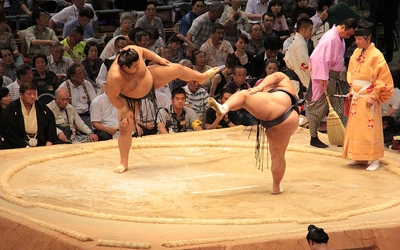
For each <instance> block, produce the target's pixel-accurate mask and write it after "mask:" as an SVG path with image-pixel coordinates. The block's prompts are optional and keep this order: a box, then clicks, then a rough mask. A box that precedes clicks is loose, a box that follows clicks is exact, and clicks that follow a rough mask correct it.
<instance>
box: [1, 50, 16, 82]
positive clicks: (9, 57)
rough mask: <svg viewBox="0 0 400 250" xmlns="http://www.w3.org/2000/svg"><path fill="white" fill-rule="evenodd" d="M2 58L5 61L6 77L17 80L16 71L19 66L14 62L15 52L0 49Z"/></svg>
mask: <svg viewBox="0 0 400 250" xmlns="http://www.w3.org/2000/svg"><path fill="white" fill-rule="evenodd" d="M0 58H1V59H3V62H4V75H5V76H7V77H9V78H10V79H11V80H13V81H15V80H17V74H16V73H15V70H16V69H17V67H18V65H19V64H16V63H15V62H14V54H13V51H12V50H11V49H10V48H9V47H3V48H1V47H0Z"/></svg>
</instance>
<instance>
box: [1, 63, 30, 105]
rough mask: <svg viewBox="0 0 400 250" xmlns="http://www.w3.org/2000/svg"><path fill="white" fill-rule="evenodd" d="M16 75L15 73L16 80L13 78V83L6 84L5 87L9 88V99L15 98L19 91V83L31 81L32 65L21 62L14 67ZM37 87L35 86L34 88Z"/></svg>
mask: <svg viewBox="0 0 400 250" xmlns="http://www.w3.org/2000/svg"><path fill="white" fill-rule="evenodd" d="M15 72H16V75H17V80H15V81H14V82H13V83H11V84H10V85H8V86H7V88H8V89H9V90H10V95H11V100H12V101H14V100H17V99H18V97H20V96H19V93H20V90H19V89H20V86H21V84H23V83H25V82H28V83H32V80H33V73H32V67H31V66H29V65H28V64H21V65H20V66H18V67H17V69H16V71H15ZM35 89H37V88H35Z"/></svg>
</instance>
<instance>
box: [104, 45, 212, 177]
mask: <svg viewBox="0 0 400 250" xmlns="http://www.w3.org/2000/svg"><path fill="white" fill-rule="evenodd" d="M144 59H147V60H151V61H153V62H155V63H158V64H155V65H151V66H148V67H147V66H146V64H145V62H144ZM218 71H219V68H212V69H210V70H208V71H206V72H204V73H199V72H197V71H194V70H192V69H190V68H187V67H183V66H182V65H180V64H174V63H169V61H168V60H166V59H164V58H161V57H160V56H158V55H156V54H154V53H153V52H151V51H150V50H147V49H145V48H142V47H138V46H134V45H131V46H127V47H125V48H124V49H123V50H121V51H120V52H119V54H118V56H117V57H116V59H115V61H114V62H113V64H112V65H111V67H110V70H109V71H108V74H107V81H106V83H107V84H106V91H107V95H108V98H109V100H110V102H111V103H112V104H113V105H114V106H115V107H116V108H117V109H118V119H119V132H120V134H119V137H118V147H119V153H120V157H121V161H120V163H119V165H118V166H117V167H116V168H115V169H114V172H115V173H123V172H124V171H126V170H127V169H128V158H129V149H130V147H131V144H132V131H133V129H134V124H135V121H134V117H136V116H137V115H138V112H139V105H140V100H141V99H143V98H146V97H149V96H151V97H153V98H155V95H154V89H157V88H160V87H162V86H164V85H165V84H167V83H169V82H170V81H172V80H174V79H175V78H179V79H181V80H183V81H197V82H200V83H204V82H205V81H206V80H207V79H208V78H210V77H212V76H214V75H215V74H216V73H217V72H218ZM154 102H155V100H154Z"/></svg>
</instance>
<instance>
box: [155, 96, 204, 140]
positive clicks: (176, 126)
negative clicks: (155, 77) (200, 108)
mask: <svg viewBox="0 0 400 250" xmlns="http://www.w3.org/2000/svg"><path fill="white" fill-rule="evenodd" d="M171 101H172V104H171V106H170V107H169V108H168V109H160V110H159V112H158V116H157V128H158V132H159V133H160V134H168V133H179V132H187V131H199V130H202V127H201V121H200V120H198V119H197V115H196V113H195V112H194V111H193V109H190V108H188V107H185V102H186V92H185V90H184V89H183V88H176V89H174V90H173V91H172V98H171Z"/></svg>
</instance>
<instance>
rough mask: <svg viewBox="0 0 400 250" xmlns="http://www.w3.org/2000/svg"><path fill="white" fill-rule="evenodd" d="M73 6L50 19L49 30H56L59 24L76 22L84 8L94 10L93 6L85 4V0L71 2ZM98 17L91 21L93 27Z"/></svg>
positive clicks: (72, 0)
mask: <svg viewBox="0 0 400 250" xmlns="http://www.w3.org/2000/svg"><path fill="white" fill-rule="evenodd" d="M71 2H72V5H70V6H68V7H65V8H63V9H62V10H61V11H60V12H58V13H56V14H55V15H54V16H52V17H51V18H50V22H49V28H51V29H55V28H56V26H57V25H58V24H63V25H65V24H66V23H68V22H69V21H72V20H74V19H75V18H77V17H78V14H79V10H80V9H82V8H83V7H86V8H90V9H92V11H93V12H94V10H93V7H92V5H91V4H88V3H85V0H71ZM96 20H97V17H96V15H94V16H93V18H92V20H90V22H89V24H91V25H93V23H94V22H96Z"/></svg>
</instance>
